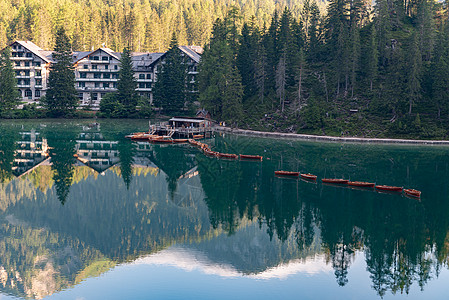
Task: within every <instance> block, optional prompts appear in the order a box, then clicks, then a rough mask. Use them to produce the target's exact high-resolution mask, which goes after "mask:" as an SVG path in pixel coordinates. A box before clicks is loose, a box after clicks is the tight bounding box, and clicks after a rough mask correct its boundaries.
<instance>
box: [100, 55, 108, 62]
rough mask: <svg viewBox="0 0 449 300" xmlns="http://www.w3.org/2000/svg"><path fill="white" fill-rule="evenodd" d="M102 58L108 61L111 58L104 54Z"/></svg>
mask: <svg viewBox="0 0 449 300" xmlns="http://www.w3.org/2000/svg"><path fill="white" fill-rule="evenodd" d="M101 60H102V61H108V60H109V57H107V56H102V57H101Z"/></svg>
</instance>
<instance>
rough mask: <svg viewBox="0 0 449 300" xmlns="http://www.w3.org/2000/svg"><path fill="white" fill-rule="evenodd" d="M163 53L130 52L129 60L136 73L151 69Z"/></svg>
mask: <svg viewBox="0 0 449 300" xmlns="http://www.w3.org/2000/svg"><path fill="white" fill-rule="evenodd" d="M162 55H164V53H148V52H132V53H131V60H132V62H133V68H134V70H136V71H139V69H145V68H148V67H151V66H152V65H153V64H154V63H155V62H156V61H158V60H159V58H160V57H161V56H162Z"/></svg>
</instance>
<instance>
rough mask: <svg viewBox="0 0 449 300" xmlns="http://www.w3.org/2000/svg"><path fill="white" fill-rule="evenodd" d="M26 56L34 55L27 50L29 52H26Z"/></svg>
mask: <svg viewBox="0 0 449 300" xmlns="http://www.w3.org/2000/svg"><path fill="white" fill-rule="evenodd" d="M25 56H26V57H33V55H32V54H31V52H27V53H26V54H25Z"/></svg>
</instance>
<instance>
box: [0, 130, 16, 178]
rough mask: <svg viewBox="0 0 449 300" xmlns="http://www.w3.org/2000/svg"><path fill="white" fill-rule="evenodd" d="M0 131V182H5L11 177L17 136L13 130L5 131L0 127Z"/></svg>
mask: <svg viewBox="0 0 449 300" xmlns="http://www.w3.org/2000/svg"><path fill="white" fill-rule="evenodd" d="M0 131H1V134H0V182H5V181H9V180H10V179H11V178H12V177H13V173H12V168H13V163H14V152H15V150H16V148H17V141H18V139H19V136H18V133H17V131H16V130H15V129H13V128H8V129H7V130H6V129H4V128H3V127H0Z"/></svg>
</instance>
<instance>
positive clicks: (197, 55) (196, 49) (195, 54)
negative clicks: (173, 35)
mask: <svg viewBox="0 0 449 300" xmlns="http://www.w3.org/2000/svg"><path fill="white" fill-rule="evenodd" d="M178 48H179V49H180V50H181V51H182V52H184V53H185V54H187V55H188V56H189V57H190V58H191V59H193V60H194V61H195V62H196V63H199V62H200V59H201V54H203V48H201V47H200V46H179V47H178Z"/></svg>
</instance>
